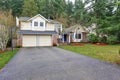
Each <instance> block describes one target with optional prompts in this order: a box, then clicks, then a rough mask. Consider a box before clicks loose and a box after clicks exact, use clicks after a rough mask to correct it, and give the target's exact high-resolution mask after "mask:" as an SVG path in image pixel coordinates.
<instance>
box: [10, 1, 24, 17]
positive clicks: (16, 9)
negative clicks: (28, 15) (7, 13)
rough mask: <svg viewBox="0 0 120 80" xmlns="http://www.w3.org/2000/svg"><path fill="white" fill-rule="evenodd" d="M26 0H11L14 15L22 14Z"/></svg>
mask: <svg viewBox="0 0 120 80" xmlns="http://www.w3.org/2000/svg"><path fill="white" fill-rule="evenodd" d="M23 3H24V0H11V2H10V4H11V9H12V15H13V16H20V15H21V14H22V7H23Z"/></svg>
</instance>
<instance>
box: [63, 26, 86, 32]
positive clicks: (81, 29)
mask: <svg viewBox="0 0 120 80" xmlns="http://www.w3.org/2000/svg"><path fill="white" fill-rule="evenodd" d="M78 29H79V30H80V31H81V32H87V31H86V29H85V28H84V27H83V26H81V25H79V24H77V25H74V26H71V27H69V28H66V29H65V30H64V32H65V33H69V32H75V31H76V30H78Z"/></svg>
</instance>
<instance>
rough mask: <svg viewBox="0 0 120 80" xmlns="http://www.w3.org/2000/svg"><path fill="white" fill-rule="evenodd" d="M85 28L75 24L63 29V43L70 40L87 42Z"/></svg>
mask: <svg viewBox="0 0 120 80" xmlns="http://www.w3.org/2000/svg"><path fill="white" fill-rule="evenodd" d="M87 33H88V32H87V30H86V29H85V27H83V26H81V25H79V24H77V25H74V26H71V27H69V28H67V29H65V30H64V32H63V35H62V36H63V38H62V41H63V42H64V43H65V42H67V43H71V42H87V41H88V38H87Z"/></svg>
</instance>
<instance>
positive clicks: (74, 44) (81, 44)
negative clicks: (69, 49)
mask: <svg viewBox="0 0 120 80" xmlns="http://www.w3.org/2000/svg"><path fill="white" fill-rule="evenodd" d="M70 45H71V46H84V44H83V43H71V44H70Z"/></svg>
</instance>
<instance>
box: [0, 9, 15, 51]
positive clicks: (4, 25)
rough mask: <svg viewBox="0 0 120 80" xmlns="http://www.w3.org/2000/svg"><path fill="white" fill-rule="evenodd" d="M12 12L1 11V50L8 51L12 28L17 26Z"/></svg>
mask: <svg viewBox="0 0 120 80" xmlns="http://www.w3.org/2000/svg"><path fill="white" fill-rule="evenodd" d="M11 12H12V11H11V10H10V11H2V10H0V50H2V51H4V50H5V49H6V46H7V43H8V40H9V38H10V36H9V34H10V28H11V26H13V25H14V24H15V21H14V18H13V16H12V15H11Z"/></svg>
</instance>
